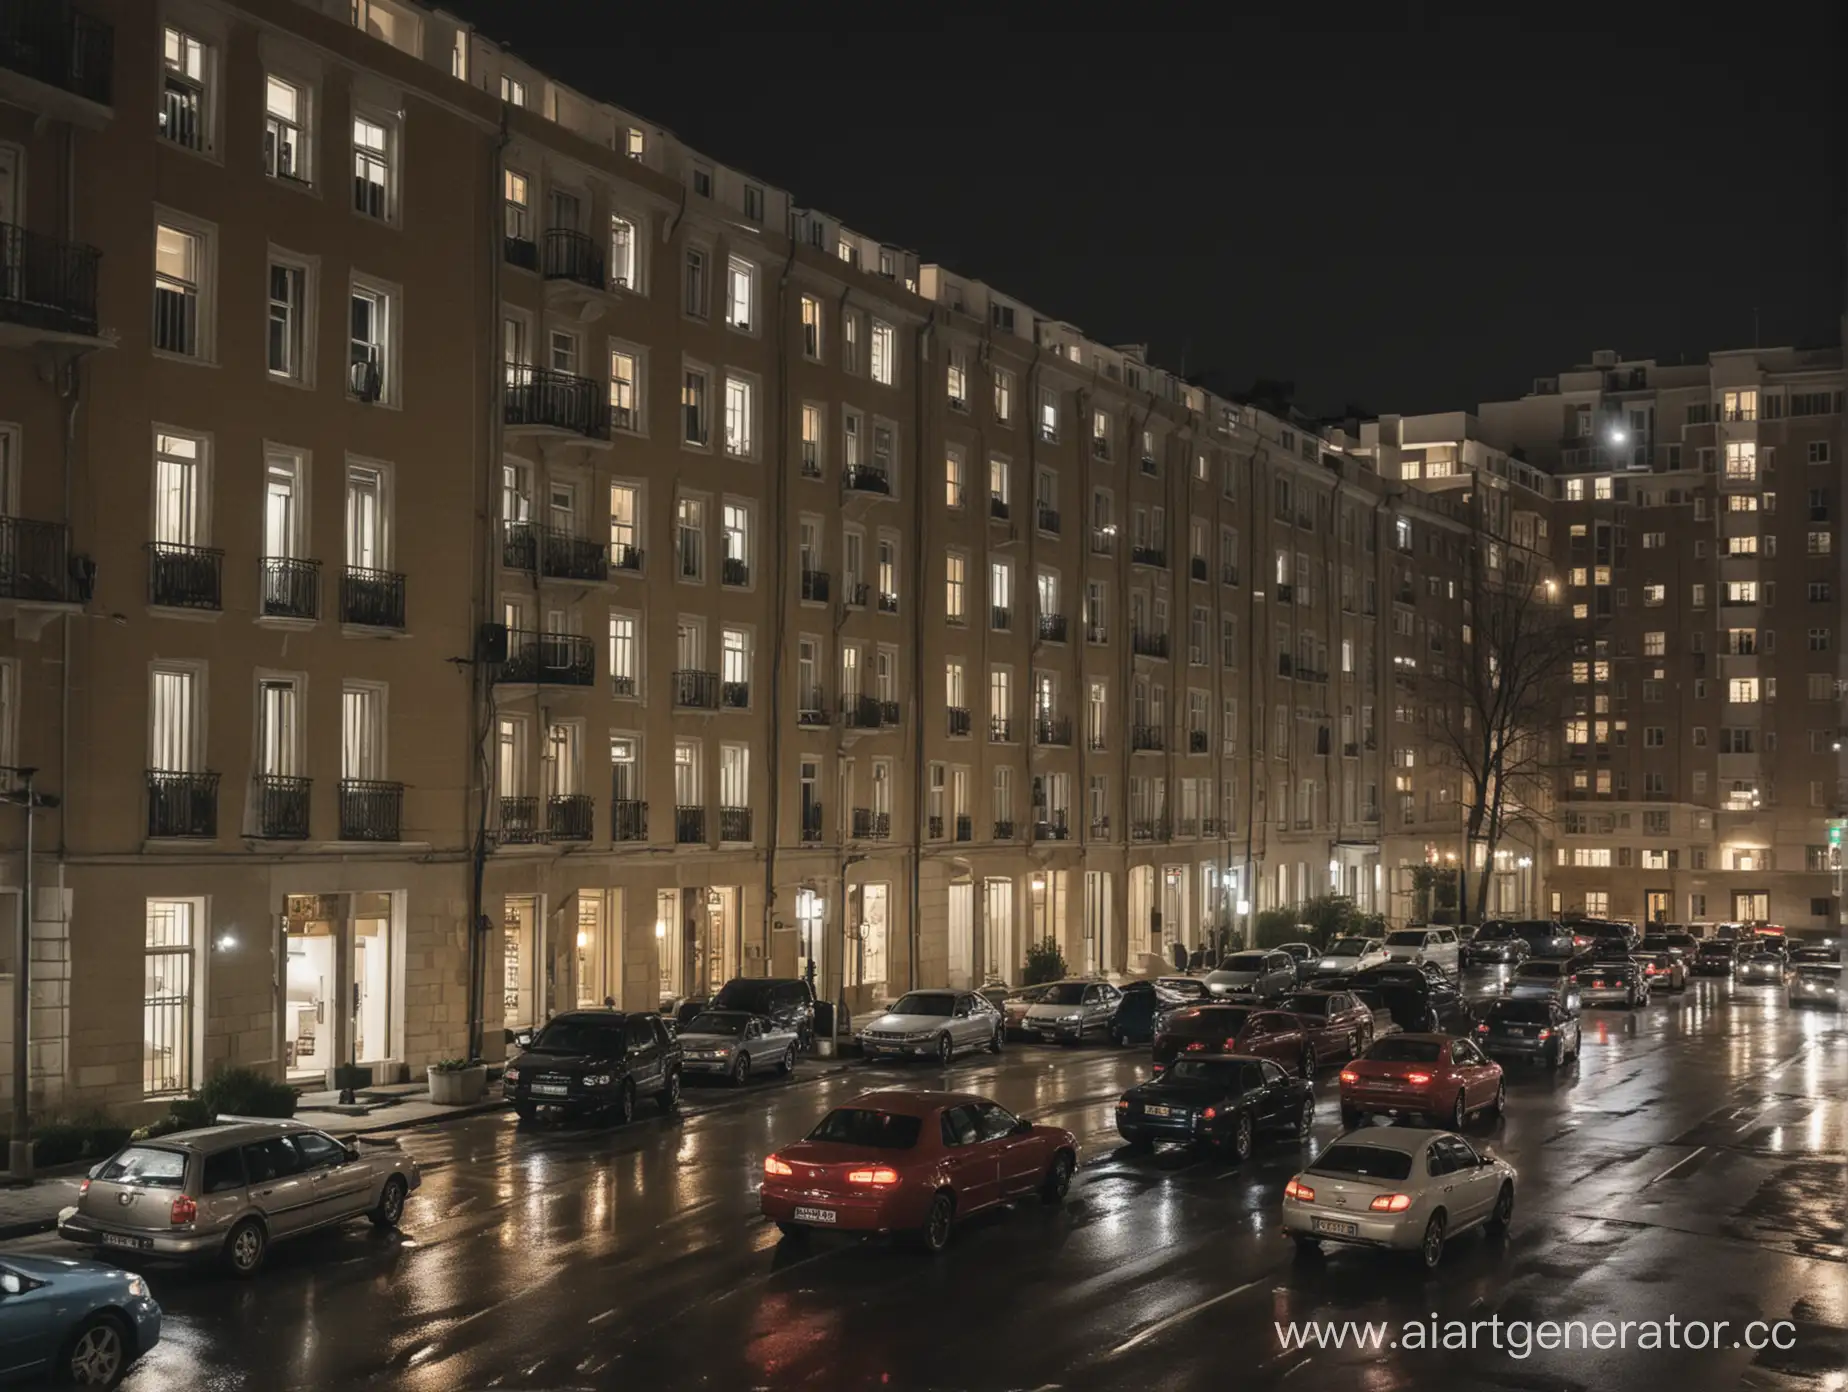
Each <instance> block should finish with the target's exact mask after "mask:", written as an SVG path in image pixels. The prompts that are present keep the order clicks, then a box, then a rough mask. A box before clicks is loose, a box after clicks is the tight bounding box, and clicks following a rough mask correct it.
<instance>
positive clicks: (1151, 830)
mask: <svg viewBox="0 0 1848 1392" xmlns="http://www.w3.org/2000/svg"><path fill="white" fill-rule="evenodd" d="M1169 835H1170V828H1169V826H1168V819H1167V818H1166V817H1131V818H1130V820H1129V839H1130V840H1131V841H1166V840H1168V839H1169Z"/></svg>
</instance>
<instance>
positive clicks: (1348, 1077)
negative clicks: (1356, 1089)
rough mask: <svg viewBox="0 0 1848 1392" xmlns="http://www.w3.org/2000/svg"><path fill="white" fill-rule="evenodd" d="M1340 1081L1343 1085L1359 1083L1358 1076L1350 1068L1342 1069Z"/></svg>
mask: <svg viewBox="0 0 1848 1392" xmlns="http://www.w3.org/2000/svg"><path fill="white" fill-rule="evenodd" d="M1341 1081H1342V1082H1344V1083H1358V1082H1359V1081H1360V1074H1358V1073H1356V1072H1355V1071H1354V1070H1353V1069H1351V1068H1344V1069H1342V1070H1341Z"/></svg>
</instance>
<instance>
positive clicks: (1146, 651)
mask: <svg viewBox="0 0 1848 1392" xmlns="http://www.w3.org/2000/svg"><path fill="white" fill-rule="evenodd" d="M1129 650H1130V651H1131V652H1133V653H1134V654H1135V655H1136V656H1137V657H1166V656H1167V655H1168V635H1167V634H1165V633H1148V632H1145V631H1144V630H1142V629H1140V628H1132V629H1130V631H1129Z"/></svg>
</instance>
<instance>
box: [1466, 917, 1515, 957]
mask: <svg viewBox="0 0 1848 1392" xmlns="http://www.w3.org/2000/svg"><path fill="white" fill-rule="evenodd" d="M1532 950H1533V949H1532V948H1530V947H1528V945H1527V939H1526V938H1524V937H1522V936H1521V935H1520V934H1519V933H1518V932H1516V931H1515V925H1514V924H1512V923H1505V922H1499V921H1491V922H1489V923H1485V924H1483V925H1482V927H1481V929H1480V930H1479V931H1478V932H1477V933H1476V936H1475V937H1473V938H1471V939H1470V940H1469V941H1468V942H1466V943H1464V944H1463V947H1462V951H1461V957H1462V961H1463V965H1464V966H1466V967H1513V966H1519V965H1520V964H1521V963H1522V962H1525V961H1526V960H1527V957H1528V954H1529V953H1530V952H1532Z"/></svg>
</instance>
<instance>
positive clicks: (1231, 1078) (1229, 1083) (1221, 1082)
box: [1168, 1058, 1241, 1088]
mask: <svg viewBox="0 0 1848 1392" xmlns="http://www.w3.org/2000/svg"><path fill="white" fill-rule="evenodd" d="M1240 1066H1241V1065H1240V1063H1239V1061H1238V1060H1237V1059H1223V1058H1221V1059H1179V1060H1177V1061H1176V1062H1175V1065H1174V1067H1173V1068H1170V1069H1169V1070H1168V1080H1169V1081H1170V1082H1177V1083H1212V1084H1214V1085H1215V1086H1217V1087H1224V1088H1230V1087H1234V1086H1236V1085H1237V1082H1238V1070H1239V1068H1240Z"/></svg>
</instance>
